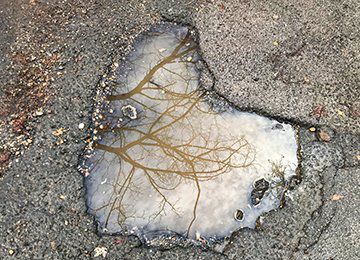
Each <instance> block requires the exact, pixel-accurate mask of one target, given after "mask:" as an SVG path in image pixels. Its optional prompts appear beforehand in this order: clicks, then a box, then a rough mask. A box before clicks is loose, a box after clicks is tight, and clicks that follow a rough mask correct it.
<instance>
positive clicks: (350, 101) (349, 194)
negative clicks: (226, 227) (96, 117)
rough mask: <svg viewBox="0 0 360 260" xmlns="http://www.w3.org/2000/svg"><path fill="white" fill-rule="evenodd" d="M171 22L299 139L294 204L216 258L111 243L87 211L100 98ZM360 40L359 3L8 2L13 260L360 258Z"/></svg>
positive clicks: (5, 79)
mask: <svg viewBox="0 0 360 260" xmlns="http://www.w3.org/2000/svg"><path fill="white" fill-rule="evenodd" d="M161 21H172V22H179V23H184V24H187V25H188V26H191V27H192V28H194V30H196V32H197V34H198V42H199V45H200V48H201V52H202V56H203V58H204V60H205V62H206V63H207V66H208V68H209V69H210V70H211V72H212V74H213V76H214V78H215V83H214V86H213V87H214V89H215V90H216V92H217V93H219V94H220V95H221V96H223V97H224V98H225V99H227V100H228V101H230V102H231V103H232V104H233V105H235V106H237V107H238V108H239V109H241V110H245V111H255V112H257V113H260V114H263V115H267V116H270V117H273V118H276V119H278V120H281V121H287V122H290V123H292V124H294V125H296V126H298V128H299V145H300V153H301V162H300V166H299V169H300V173H301V182H300V183H299V184H297V185H293V186H292V189H291V190H289V191H288V192H287V194H286V203H285V206H284V207H283V208H282V209H278V210H276V211H272V212H269V213H267V214H265V215H264V216H262V217H261V223H262V224H261V226H260V227H259V228H258V229H257V230H251V229H243V230H240V231H238V232H236V233H234V234H233V235H232V237H231V238H229V239H227V240H226V241H224V242H223V243H219V244H217V245H215V246H214V247H212V248H203V247H199V246H194V245H188V244H186V245H176V243H175V244H167V245H166V246H164V245H161V243H160V244H159V245H155V246H151V247H149V246H146V245H142V244H141V243H140V242H139V241H138V239H136V238H135V237H123V236H103V237H100V236H98V235H97V233H96V225H95V223H94V219H93V218H92V217H91V216H90V215H88V214H87V213H86V205H85V198H84V195H85V190H84V186H83V177H82V176H81V174H80V173H79V172H78V170H77V166H78V159H79V156H80V155H81V152H82V150H83V148H84V146H85V143H84V139H86V137H87V134H88V133H87V130H86V129H87V127H88V126H89V125H90V120H91V113H92V107H93V98H94V97H95V94H96V90H97V88H98V86H99V84H100V82H101V79H102V78H103V77H105V76H106V75H104V74H106V72H107V71H108V68H109V66H111V64H113V63H114V62H119V61H120V60H121V58H122V57H123V56H124V55H125V54H126V53H127V52H128V51H129V50H130V46H131V43H132V41H133V39H134V38H135V37H136V35H138V34H139V33H141V32H142V31H144V30H146V29H148V28H149V27H150V26H152V25H154V24H156V23H159V22H161ZM359 28H360V3H359V2H358V1H356V0H349V1H310V0H301V1H298V0H297V1H292V0H290V1H234V0H232V1H211V0H207V1H205V0H204V1H201V0H199V1H196V0H192V1H191V0H184V1H175V0H174V1H169V0H155V1H151V0H145V1H128V0H120V1H119V0H117V1H115V0H108V1H104V0H97V1H95V0H88V1H79V0H73V1H66V0H63V1H55V0H51V1H41V0H27V1H20V0H15V1H9V0H2V1H0V32H1V33H0V68H1V69H0V83H1V88H0V104H1V108H0V110H1V113H0V119H1V122H0V139H1V140H0V169H1V167H3V169H4V170H3V172H2V173H1V174H0V176H1V179H0V231H1V233H0V258H1V259H13V258H14V259H85V258H92V257H94V255H95V252H94V249H95V248H97V247H105V248H106V249H107V256H106V258H107V259H184V258H186V259H360V242H359V241H360V226H359V218H360V217H359V216H360V212H359V205H360V190H359V184H360V183H359V178H358V176H359V174H360V132H359V125H360V120H359V116H360V100H359V94H360V85H359V73H360V40H359V39H360V35H359ZM80 123H84V124H85V128H84V129H79V128H78V126H79V124H80ZM60 128H63V129H64V130H63V133H62V134H61V135H60V136H58V137H57V136H54V134H53V132H54V131H56V130H58V129H60ZM310 129H311V130H312V131H310ZM320 130H322V131H324V132H326V133H327V136H326V138H325V139H327V141H324V138H319V132H320ZM320 137H321V136H320ZM29 140H31V141H29ZM5 164H6V166H4V165H5ZM99 258H101V256H100V257H99Z"/></svg>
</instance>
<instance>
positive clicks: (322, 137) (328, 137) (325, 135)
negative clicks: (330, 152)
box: [318, 130, 331, 142]
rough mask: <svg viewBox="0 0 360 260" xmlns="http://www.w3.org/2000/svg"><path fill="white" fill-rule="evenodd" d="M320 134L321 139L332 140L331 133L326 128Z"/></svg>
mask: <svg viewBox="0 0 360 260" xmlns="http://www.w3.org/2000/svg"><path fill="white" fill-rule="evenodd" d="M318 136H319V139H320V140H322V141H324V142H330V140H331V137H330V135H329V134H328V133H327V132H325V131H324V130H320V131H319V133H318Z"/></svg>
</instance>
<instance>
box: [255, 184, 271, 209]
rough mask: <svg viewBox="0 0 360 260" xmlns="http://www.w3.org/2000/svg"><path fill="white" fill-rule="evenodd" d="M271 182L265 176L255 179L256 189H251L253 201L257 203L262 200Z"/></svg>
mask: <svg viewBox="0 0 360 260" xmlns="http://www.w3.org/2000/svg"><path fill="white" fill-rule="evenodd" d="M269 186H270V184H269V182H268V181H267V180H265V179H264V178H262V179H260V180H257V181H255V183H254V189H253V190H252V191H251V195H250V197H251V203H252V204H253V205H257V204H259V203H260V202H261V199H262V198H263V197H264V195H265V192H266V191H267V190H268V189H269Z"/></svg>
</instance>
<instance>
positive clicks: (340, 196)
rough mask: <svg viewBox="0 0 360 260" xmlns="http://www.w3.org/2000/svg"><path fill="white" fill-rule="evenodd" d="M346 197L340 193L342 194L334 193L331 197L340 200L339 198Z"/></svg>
mask: <svg viewBox="0 0 360 260" xmlns="http://www.w3.org/2000/svg"><path fill="white" fill-rule="evenodd" d="M343 198H344V196H342V195H340V194H334V195H333V196H332V197H331V200H332V201H338V200H342V199H343Z"/></svg>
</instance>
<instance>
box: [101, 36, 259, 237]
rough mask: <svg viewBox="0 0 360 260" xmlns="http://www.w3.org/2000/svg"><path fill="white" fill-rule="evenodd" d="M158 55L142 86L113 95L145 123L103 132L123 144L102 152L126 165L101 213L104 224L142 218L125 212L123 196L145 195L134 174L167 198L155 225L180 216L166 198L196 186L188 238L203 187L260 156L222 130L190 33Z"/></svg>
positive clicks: (115, 143)
mask: <svg viewBox="0 0 360 260" xmlns="http://www.w3.org/2000/svg"><path fill="white" fill-rule="evenodd" d="M156 51H157V53H154V55H156V57H158V60H157V61H156V64H152V65H151V66H150V67H149V68H148V70H147V71H146V73H145V76H144V77H142V78H141V80H140V81H139V82H138V83H137V85H136V86H135V87H133V88H132V89H131V90H129V91H128V92H126V93H121V94H116V95H111V96H109V97H108V100H109V101H110V102H111V103H113V104H114V105H115V106H123V105H128V104H132V105H133V106H134V107H136V108H137V109H139V118H138V119H136V120H124V121H123V122H122V124H121V125H119V126H113V127H109V128H104V129H99V131H100V133H101V135H102V136H104V137H105V136H106V135H107V134H111V135H114V136H116V137H117V138H116V139H115V140H113V142H110V143H109V142H108V141H101V142H98V143H97V144H96V148H97V149H99V150H102V151H104V152H107V153H111V154H115V155H116V157H117V158H118V159H119V162H120V163H121V167H120V170H119V173H118V175H117V178H116V179H115V181H114V183H113V188H114V191H115V192H114V194H113V196H112V197H111V200H110V201H109V203H106V204H104V205H103V206H102V207H101V208H98V209H97V210H103V209H105V208H106V209H109V210H108V211H107V212H108V213H107V214H108V215H107V219H106V223H105V226H106V225H107V224H108V222H109V220H110V216H111V214H112V213H113V212H116V214H117V218H118V224H119V225H123V223H124V221H125V220H126V219H128V218H131V217H135V216H137V217H139V216H138V214H141V213H139V212H136V211H130V210H128V209H127V207H125V206H124V205H125V201H124V198H125V195H126V194H127V193H128V192H129V191H132V192H141V190H140V188H139V187H136V184H135V182H134V176H135V174H136V173H138V172H141V173H142V174H143V175H144V176H145V177H146V180H147V182H148V183H149V184H150V185H151V187H152V189H153V190H154V191H155V192H156V193H157V194H158V196H160V197H161V202H160V203H159V211H158V212H157V213H156V214H154V215H152V216H151V218H152V219H155V218H157V217H158V216H159V215H161V214H162V213H163V212H164V210H165V207H169V208H170V209H171V210H172V211H174V212H177V209H176V205H174V202H171V201H169V200H168V198H167V196H166V193H167V192H169V191H174V192H175V189H176V188H177V187H178V186H179V185H180V184H181V183H184V182H192V183H194V184H195V185H194V186H195V187H196V191H197V192H196V198H195V200H194V201H195V202H194V205H193V206H192V219H191V221H190V223H189V225H188V229H187V235H188V234H189V232H190V229H191V226H192V224H193V223H194V221H195V219H196V218H197V206H198V203H199V200H200V198H201V182H204V181H209V180H213V179H215V178H219V177H221V175H222V174H226V173H228V172H230V171H232V170H234V169H235V168H243V167H249V166H250V165H251V163H252V162H253V160H254V154H253V151H252V149H251V147H250V145H249V144H248V143H247V142H246V140H244V139H238V137H235V135H231V132H230V131H225V132H224V131H223V130H222V129H221V127H222V126H221V120H223V119H222V118H221V115H217V114H215V113H213V112H212V111H211V108H210V107H209V106H208V105H207V104H206V102H205V101H204V93H203V92H201V91H200V90H199V88H198V85H197V84H198V78H197V73H196V71H195V70H196V68H195V63H196V55H197V53H196V45H195V43H194V42H193V41H192V39H191V34H190V32H188V33H187V34H186V35H185V36H184V37H183V39H182V40H180V41H179V43H178V45H177V46H176V47H175V48H174V49H173V50H172V51H171V52H170V53H169V54H168V55H163V53H162V51H161V50H156ZM181 66H182V67H181ZM179 67H181V68H183V69H179ZM184 68H185V69H184ZM113 117H114V116H113ZM100 159H102V158H100ZM179 196H181V195H180V194H179Z"/></svg>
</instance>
